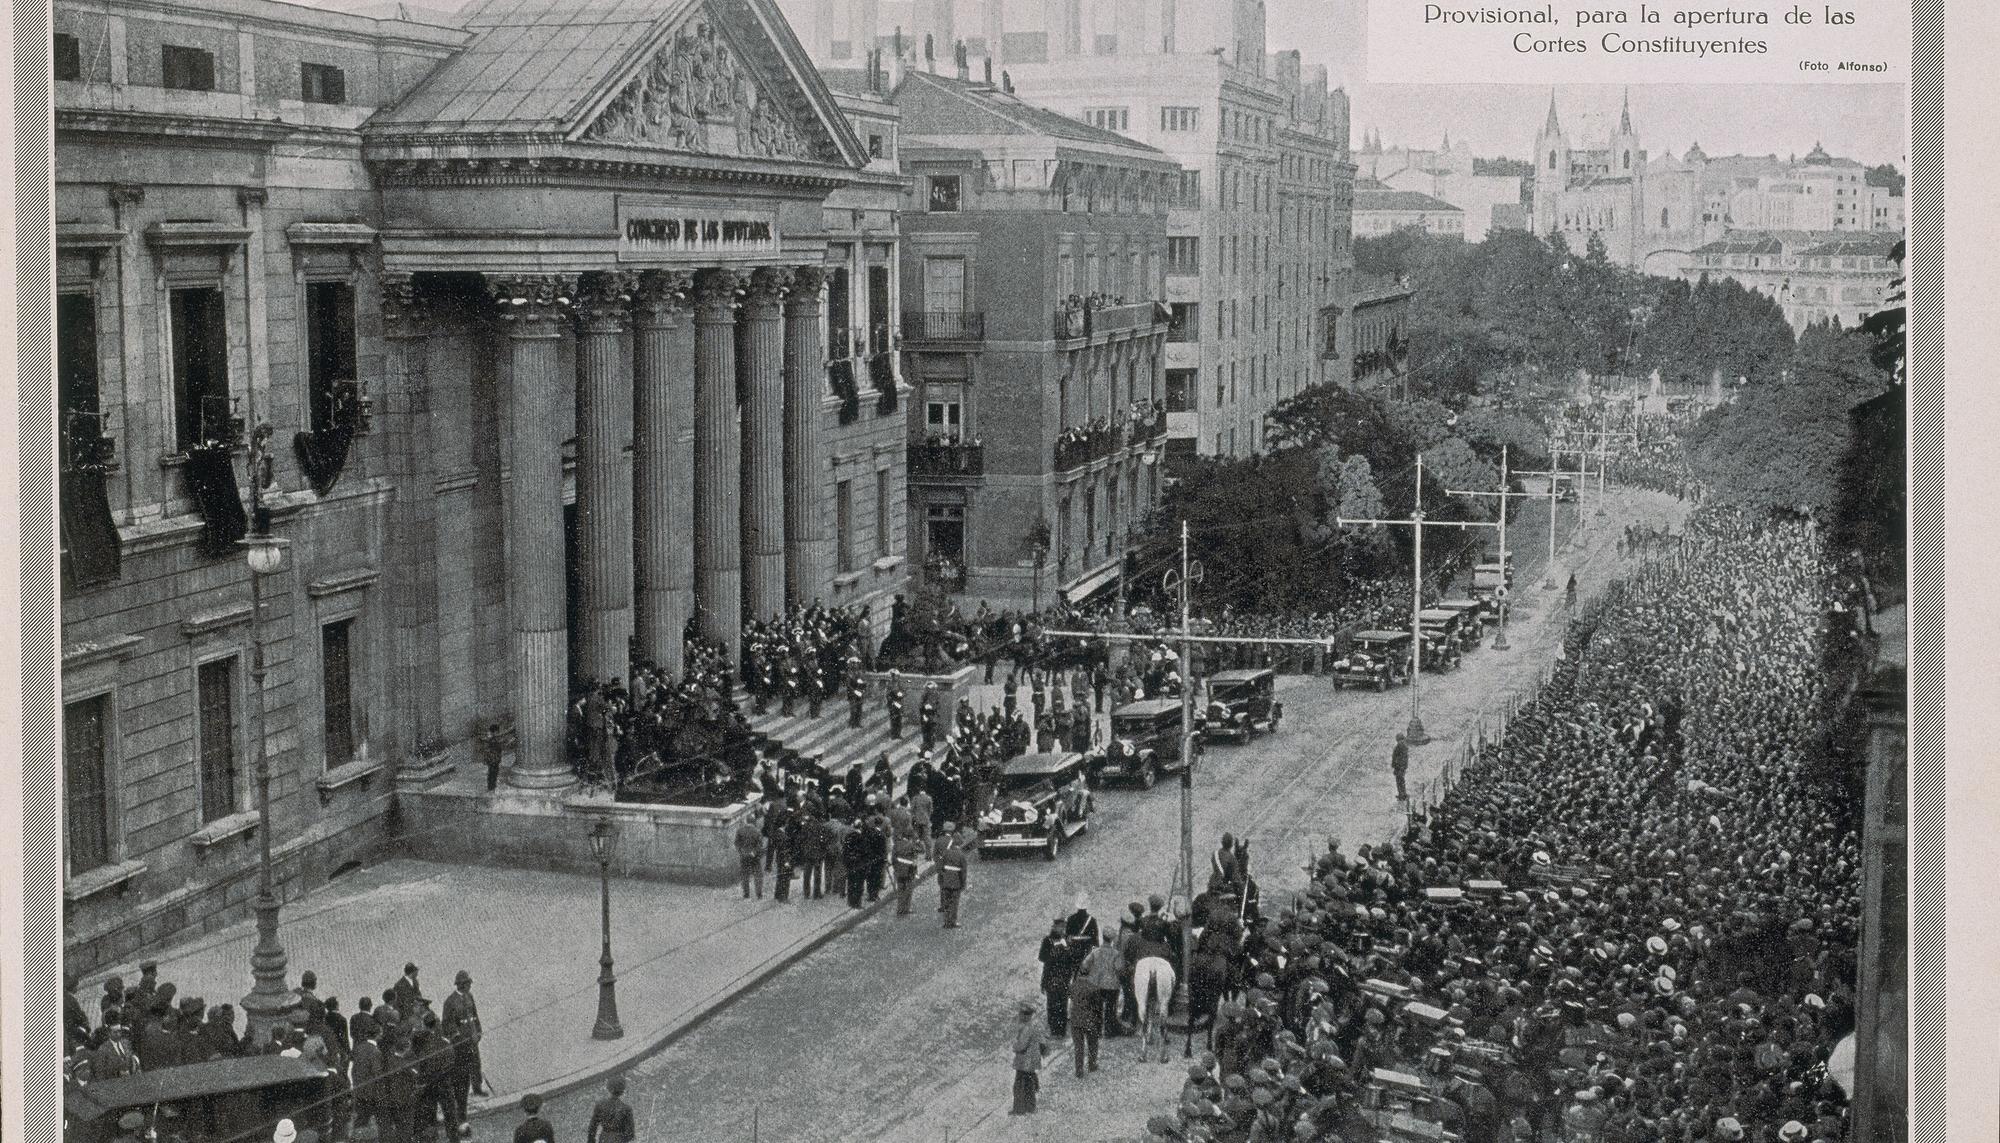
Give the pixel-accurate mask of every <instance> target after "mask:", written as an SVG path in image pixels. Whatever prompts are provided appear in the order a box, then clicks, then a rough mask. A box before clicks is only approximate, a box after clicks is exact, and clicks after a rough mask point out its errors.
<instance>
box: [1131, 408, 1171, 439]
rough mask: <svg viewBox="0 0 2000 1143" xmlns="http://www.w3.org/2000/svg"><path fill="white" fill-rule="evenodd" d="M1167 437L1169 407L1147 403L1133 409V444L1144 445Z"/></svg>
mask: <svg viewBox="0 0 2000 1143" xmlns="http://www.w3.org/2000/svg"><path fill="white" fill-rule="evenodd" d="M1166 435H1167V407H1166V406H1165V405H1163V404H1154V403H1153V402H1150V401H1148V402H1145V403H1143V404H1140V405H1135V406H1133V408H1132V443H1133V444H1144V443H1146V442H1148V441H1152V440H1157V439H1158V438H1160V437H1163V436H1166Z"/></svg>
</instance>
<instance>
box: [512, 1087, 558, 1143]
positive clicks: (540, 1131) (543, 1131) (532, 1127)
mask: <svg viewBox="0 0 2000 1143" xmlns="http://www.w3.org/2000/svg"><path fill="white" fill-rule="evenodd" d="M521 1114H522V1115H523V1116H525V1118H523V1119H522V1120H521V1124H520V1126H518V1127H516V1128H514V1143H556V1129H555V1128H554V1127H551V1126H550V1125H549V1121H548V1120H546V1119H543V1118H542V1097H541V1096H539V1095H536V1094H535V1093H533V1092H529V1093H528V1094H527V1095H524V1096H522V1097H521Z"/></svg>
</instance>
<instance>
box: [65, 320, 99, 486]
mask: <svg viewBox="0 0 2000 1143" xmlns="http://www.w3.org/2000/svg"><path fill="white" fill-rule="evenodd" d="M56 386H57V393H56V395H57V401H58V405H59V408H60V409H61V412H62V418H63V428H64V432H63V435H62V437H61V438H59V439H60V443H62V444H63V445H65V446H67V445H68V443H69V439H68V438H69V437H70V435H71V434H72V433H76V432H79V431H80V430H82V429H85V428H89V429H93V430H94V429H96V427H97V424H96V421H97V414H98V412H99V411H100V409H99V397H98V384H97V299H96V298H93V297H91V296H90V295H89V294H62V295H59V296H58V297H57V298H56ZM75 422H83V423H75ZM65 459H67V458H65Z"/></svg>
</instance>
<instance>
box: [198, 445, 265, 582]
mask: <svg viewBox="0 0 2000 1143" xmlns="http://www.w3.org/2000/svg"><path fill="white" fill-rule="evenodd" d="M183 472H184V474H185V475H186V478H187V486H188V495H190V496H192V497H193V498H194V504H195V509H196V511H198V512H200V513H201V522H202V528H201V550H202V553H203V554H204V555H210V556H223V555H228V554H229V553H230V552H232V551H234V550H235V548H236V541H238V540H240V539H242V538H243V537H244V536H246V535H248V534H249V533H250V521H249V517H248V515H247V514H245V512H244V511H243V494H242V492H240V491H239V490H238V489H237V486H236V464H235V461H234V460H233V459H232V458H231V456H230V451H229V446H228V445H226V444H214V445H207V444H203V445H197V446H195V447H193V448H190V449H188V451H187V464H186V466H185V467H184V469H183Z"/></svg>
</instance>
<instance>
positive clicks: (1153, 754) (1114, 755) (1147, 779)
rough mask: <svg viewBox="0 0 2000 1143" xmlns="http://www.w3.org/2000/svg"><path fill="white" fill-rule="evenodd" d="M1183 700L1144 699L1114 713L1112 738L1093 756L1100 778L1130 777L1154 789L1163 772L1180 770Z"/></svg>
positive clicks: (1094, 767)
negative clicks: (1154, 784)
mask: <svg viewBox="0 0 2000 1143" xmlns="http://www.w3.org/2000/svg"><path fill="white" fill-rule="evenodd" d="M1180 739H1181V700H1179V699H1177V698H1158V699H1141V700H1140V701H1138V702H1128V703H1126V704H1125V705H1124V706H1121V707H1119V708H1118V709H1117V710H1114V711H1112V712H1111V741H1109V742H1107V743H1105V744H1104V745H1103V746H1102V747H1100V748H1099V749H1098V750H1097V751H1096V752H1095V753H1094V754H1092V755H1091V759H1090V760H1091V770H1092V773H1093V774H1094V775H1095V776H1096V778H1097V779H1098V780H1099V781H1114V780H1118V779H1126V778H1129V779H1131V780H1133V781H1136V782H1138V783H1139V785H1140V786H1141V787H1142V788H1145V789H1151V788H1152V786H1153V783H1154V782H1155V781H1156V780H1158V778H1159V776H1160V775H1161V774H1163V773H1168V772H1171V771H1178V770H1180V769H1181V742H1180Z"/></svg>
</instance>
